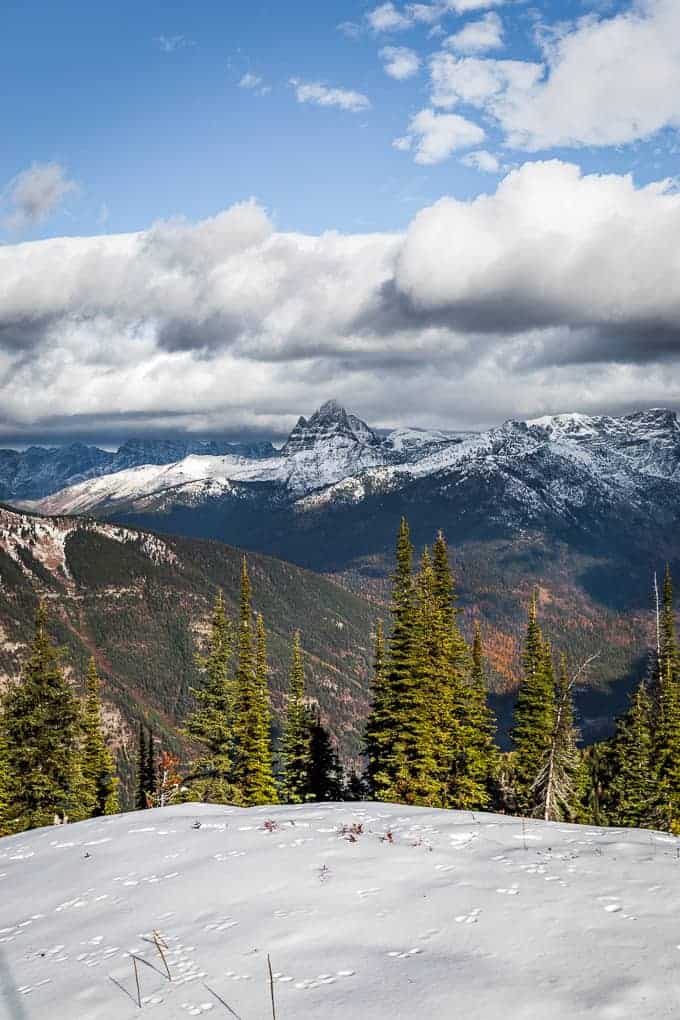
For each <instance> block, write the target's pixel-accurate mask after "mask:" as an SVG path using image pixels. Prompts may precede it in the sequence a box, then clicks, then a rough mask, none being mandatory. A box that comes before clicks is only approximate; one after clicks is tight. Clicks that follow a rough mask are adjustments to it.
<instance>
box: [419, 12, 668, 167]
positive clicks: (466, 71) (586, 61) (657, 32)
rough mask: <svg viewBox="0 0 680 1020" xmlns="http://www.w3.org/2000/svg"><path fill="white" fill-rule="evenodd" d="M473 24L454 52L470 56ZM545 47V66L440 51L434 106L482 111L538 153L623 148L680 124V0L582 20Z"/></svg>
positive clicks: (511, 139) (434, 62)
mask: <svg viewBox="0 0 680 1020" xmlns="http://www.w3.org/2000/svg"><path fill="white" fill-rule="evenodd" d="M491 16H492V17H495V15H493V14H492V15H491ZM488 17H489V16H487V18H488ZM484 20H485V22H486V20H487V19H484ZM477 24H481V22H480V23H477ZM470 27H471V26H466V28H464V29H463V30H462V31H461V32H460V33H458V35H457V36H452V37H451V38H450V39H449V40H447V45H448V46H449V48H450V49H458V50H461V51H462V50H463V47H462V46H461V45H460V38H461V36H462V37H463V43H465V33H466V31H467V29H468V28H470ZM456 40H458V42H457V41H456ZM543 48H544V57H545V62H544V63H534V62H529V61H517V60H494V59H484V58H480V57H463V58H461V57H457V56H455V55H454V54H452V53H450V52H448V53H447V52H440V53H437V54H435V55H434V56H433V57H432V58H431V61H430V72H431V78H432V100H431V101H432V104H433V105H434V106H438V107H443V108H451V107H453V106H455V105H456V104H457V103H458V102H465V103H471V104H473V105H475V106H478V107H479V108H480V109H483V110H484V111H485V113H486V114H487V115H488V116H490V117H492V118H494V119H495V120H496V121H497V123H498V125H499V126H500V128H501V129H502V131H503V132H504V134H505V138H506V143H507V144H508V145H510V146H512V147H515V148H519V149H525V150H528V151H531V152H535V151H538V150H541V149H551V148H554V147H556V146H584V145H595V146H607V145H621V144H626V143H630V142H633V141H635V140H637V139H643V138H648V137H650V136H652V135H653V134H655V132H657V131H659V130H660V129H662V128H664V127H675V128H678V127H680V3H678V0H637V2H635V3H634V5H633V6H632V7H631V8H630V9H629V10H626V11H624V12H621V13H619V14H616V15H613V16H610V17H600V18H597V17H595V16H594V15H591V16H588V17H585V18H582V19H580V20H579V21H577V22H576V23H575V24H574V25H572V26H570V27H569V26H567V27H565V28H564V29H563V30H562V31H561V32H560V33H558V34H556V35H553V36H552V37H551V39H550V40H549V41H544V44H543Z"/></svg>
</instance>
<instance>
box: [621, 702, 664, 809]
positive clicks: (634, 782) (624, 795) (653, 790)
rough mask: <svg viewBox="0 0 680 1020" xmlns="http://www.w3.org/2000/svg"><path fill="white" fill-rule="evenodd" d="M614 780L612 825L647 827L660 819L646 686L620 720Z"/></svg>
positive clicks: (650, 714) (650, 707) (650, 705)
mask: <svg viewBox="0 0 680 1020" xmlns="http://www.w3.org/2000/svg"><path fill="white" fill-rule="evenodd" d="M613 749H614V750H613V753H614V763H615V768H614V780H613V782H612V789H611V802H612V805H611V809H610V822H611V823H613V824H614V825H627V826H636V827H639V826H647V825H653V824H655V821H656V817H657V775H656V767H655V762H654V752H653V739H652V701H651V699H650V697H649V694H648V693H647V690H646V688H645V685H644V683H641V684H640V685H639V686H638V688H637V689H636V691H635V693H634V694H633V696H632V698H631V704H630V708H629V710H628V712H627V713H626V714H625V715H624V716H623V717H622V718H621V719H619V721H618V724H617V728H616V735H615V737H614V741H613Z"/></svg>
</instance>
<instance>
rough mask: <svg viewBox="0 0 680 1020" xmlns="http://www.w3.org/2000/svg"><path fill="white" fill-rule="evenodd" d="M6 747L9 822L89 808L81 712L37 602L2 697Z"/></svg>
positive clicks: (27, 824)
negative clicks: (14, 679)
mask: <svg viewBox="0 0 680 1020" xmlns="http://www.w3.org/2000/svg"><path fill="white" fill-rule="evenodd" d="M3 702H4V711H3V730H4V736H5V743H6V748H7V760H8V765H9V768H8V777H7V779H8V782H7V792H6V797H7V819H8V825H7V827H8V828H9V829H10V831H12V832H18V831H21V830H23V829H30V828H34V827H35V826H39V825H49V824H51V823H52V821H53V820H54V818H55V816H56V817H58V818H61V819H72V820H77V819H78V818H82V817H84V816H85V815H86V813H87V804H86V798H85V797H84V784H83V776H82V771H81V762H80V746H79V744H80V736H81V713H80V705H79V703H78V699H77V698H76V697H75V695H74V693H73V691H72V689H71V687H70V686H69V684H68V683H67V682H66V679H65V678H64V675H63V672H62V670H61V666H60V664H59V653H58V651H57V649H56V648H55V647H54V646H53V645H52V643H51V641H50V639H49V636H48V633H47V610H46V608H45V606H44V604H42V603H41V604H40V606H39V608H38V612H37V615H36V626H35V637H34V639H33V645H32V647H31V654H30V658H29V660H28V662H27V663H26V665H25V667H24V670H23V673H22V677H21V680H20V681H19V682H18V683H16V684H12V685H11V686H10V687H9V689H8V690H7V692H6V693H5V695H4V698H3Z"/></svg>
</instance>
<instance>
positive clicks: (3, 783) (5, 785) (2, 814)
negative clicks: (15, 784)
mask: <svg viewBox="0 0 680 1020" xmlns="http://www.w3.org/2000/svg"><path fill="white" fill-rule="evenodd" d="M8 794H9V759H8V754H7V741H6V739H5V732H4V726H3V717H2V715H1V714H0V836H5V835H7V832H8V828H7V826H8V818H7V808H8V803H7V798H8Z"/></svg>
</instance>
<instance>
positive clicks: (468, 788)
mask: <svg viewBox="0 0 680 1020" xmlns="http://www.w3.org/2000/svg"><path fill="white" fill-rule="evenodd" d="M459 720H460V721H459V724H458V731H459V756H460V757H459V760H458V762H457V769H456V770H455V771H454V774H453V777H452V778H453V784H452V790H451V793H452V801H451V806H452V807H461V808H467V809H469V810H475V809H476V810H481V809H484V808H487V807H488V806H489V802H490V796H491V791H492V786H493V782H494V778H495V774H496V770H497V767H498V750H497V748H496V744H495V741H494V737H495V734H496V720H495V717H494V714H493V711H492V710H491V708H490V706H489V692H488V682H487V678H486V669H485V664H484V649H483V646H482V634H481V630H480V628H479V623H476V624H475V630H474V638H473V643H472V659H471V664H470V674H469V680H468V683H467V684H466V685H465V687H464V688H463V695H462V698H461V710H460V713H459Z"/></svg>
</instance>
